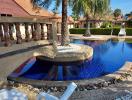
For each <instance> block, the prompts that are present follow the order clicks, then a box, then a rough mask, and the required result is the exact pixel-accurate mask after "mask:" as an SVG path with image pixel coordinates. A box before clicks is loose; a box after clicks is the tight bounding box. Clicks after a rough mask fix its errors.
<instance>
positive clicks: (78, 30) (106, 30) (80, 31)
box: [70, 28, 132, 36]
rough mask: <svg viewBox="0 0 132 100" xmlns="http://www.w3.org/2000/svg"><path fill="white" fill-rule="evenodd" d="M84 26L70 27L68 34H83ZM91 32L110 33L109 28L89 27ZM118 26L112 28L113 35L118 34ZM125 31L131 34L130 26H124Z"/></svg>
mask: <svg viewBox="0 0 132 100" xmlns="http://www.w3.org/2000/svg"><path fill="white" fill-rule="evenodd" d="M85 30H86V29H85V28H72V29H70V34H84V33H85ZM90 30H91V34H93V35H110V34H111V28H91V29H90ZM119 31H120V28H113V35H118V33H119ZM126 33H127V35H129V36H132V28H126Z"/></svg>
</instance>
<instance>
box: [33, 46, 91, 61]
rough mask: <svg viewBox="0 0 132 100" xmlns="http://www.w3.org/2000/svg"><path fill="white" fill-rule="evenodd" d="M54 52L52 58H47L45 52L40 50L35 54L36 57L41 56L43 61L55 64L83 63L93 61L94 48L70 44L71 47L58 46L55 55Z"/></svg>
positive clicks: (51, 54)
mask: <svg viewBox="0 0 132 100" xmlns="http://www.w3.org/2000/svg"><path fill="white" fill-rule="evenodd" d="M49 52H51V51H49ZM53 52H54V50H53ZM53 52H51V53H50V56H45V55H44V51H43V50H42V49H40V50H39V51H37V52H35V56H41V59H44V60H49V61H54V62H71V61H82V60H86V59H91V58H92V56H93V48H92V47H90V46H87V45H81V44H69V46H57V50H56V52H54V53H53Z"/></svg>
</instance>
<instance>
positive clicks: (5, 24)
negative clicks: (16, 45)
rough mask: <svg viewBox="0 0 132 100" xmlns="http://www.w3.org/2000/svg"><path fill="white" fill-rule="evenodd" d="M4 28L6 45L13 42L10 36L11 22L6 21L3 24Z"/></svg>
mask: <svg viewBox="0 0 132 100" xmlns="http://www.w3.org/2000/svg"><path fill="white" fill-rule="evenodd" d="M3 29H4V40H5V43H4V45H5V46H10V45H11V43H10V37H9V24H8V23H4V24H3Z"/></svg>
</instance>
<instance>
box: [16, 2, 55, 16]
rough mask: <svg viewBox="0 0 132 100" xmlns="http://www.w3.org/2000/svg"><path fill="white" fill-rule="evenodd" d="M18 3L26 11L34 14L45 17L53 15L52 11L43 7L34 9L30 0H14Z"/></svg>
mask: <svg viewBox="0 0 132 100" xmlns="http://www.w3.org/2000/svg"><path fill="white" fill-rule="evenodd" d="M14 1H15V2H16V3H17V4H18V5H20V6H21V7H22V8H23V9H24V10H25V11H27V12H28V13H29V14H30V15H32V16H34V15H35V16H36V15H38V16H43V17H51V16H53V13H52V12H49V11H48V10H46V9H44V8H41V9H38V10H37V9H33V5H32V4H31V2H30V0H14Z"/></svg>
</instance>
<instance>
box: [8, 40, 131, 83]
mask: <svg viewBox="0 0 132 100" xmlns="http://www.w3.org/2000/svg"><path fill="white" fill-rule="evenodd" d="M72 43H75V44H85V45H89V46H92V47H93V49H94V54H93V58H92V59H91V60H85V61H80V62H69V63H64V64H63V63H59V62H58V63H55V62H52V61H46V60H42V59H40V58H41V57H33V58H31V59H29V60H27V61H26V62H25V63H23V64H22V65H21V66H19V67H18V68H17V69H16V70H15V71H14V72H13V73H11V75H9V76H10V77H24V78H27V79H35V80H50V81H67V80H81V79H91V78H97V77H101V76H104V75H107V74H110V73H113V72H115V71H117V70H119V69H120V68H121V67H122V66H123V65H124V64H125V62H126V61H130V62H132V43H128V42H125V41H122V42H118V41H112V40H109V41H105V42H104V41H84V40H74V41H72Z"/></svg>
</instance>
